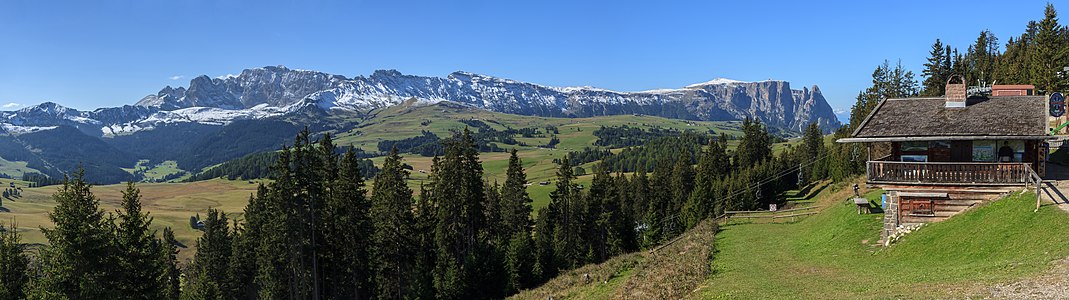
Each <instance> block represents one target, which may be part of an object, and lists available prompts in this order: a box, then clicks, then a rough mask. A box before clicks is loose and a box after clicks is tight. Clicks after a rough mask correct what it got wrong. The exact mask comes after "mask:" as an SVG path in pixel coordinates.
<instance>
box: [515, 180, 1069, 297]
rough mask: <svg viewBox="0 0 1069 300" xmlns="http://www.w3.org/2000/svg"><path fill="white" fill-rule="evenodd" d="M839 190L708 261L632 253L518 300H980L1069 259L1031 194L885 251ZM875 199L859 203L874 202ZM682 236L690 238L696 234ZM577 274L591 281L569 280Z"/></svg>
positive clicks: (1059, 230) (874, 225)
mask: <svg viewBox="0 0 1069 300" xmlns="http://www.w3.org/2000/svg"><path fill="white" fill-rule="evenodd" d="M845 186H846V185H845V184H840V185H836V186H831V187H828V188H826V189H823V190H821V191H820V192H819V194H818V195H817V196H816V197H815V198H814V199H813V200H814V202H815V204H816V205H818V206H820V207H822V208H821V211H820V213H818V214H816V215H814V216H811V217H809V218H806V219H802V220H800V221H798V222H796V223H787V224H767V223H764V224H762V223H733V224H726V225H722V226H721V227H720V231H719V233H718V234H717V235H716V239H715V240H716V241H715V249H716V251H715V254H713V257H712V259H711V260H708V259H706V260H704V261H700V262H698V261H695V260H694V259H693V258H692V259H691V260H690V261H689V263H683V264H679V263H677V264H665V265H654V264H648V263H643V262H644V261H646V260H647V259H648V257H649V256H648V253H634V254H629V255H624V256H620V257H616V258H613V259H611V260H609V261H608V262H605V263H603V264H600V265H590V266H585V267H583V268H581V269H579V270H576V271H574V272H568V273H567V274H565V275H562V276H561V277H560V278H555V279H553V280H551V281H550V282H549V283H547V284H546V285H544V286H542V287H539V288H537V289H535V290H532V291H527V292H525V293H523V294H520V295H519V297H518V298H521V299H527V298H530V299H534V298H539V299H545V298H546V296H549V295H554V296H555V298H559V297H565V298H579V299H586V298H590V299H596V298H634V297H649V295H644V294H639V295H642V296H639V295H636V294H631V293H634V290H636V289H638V288H636V287H634V286H629V285H625V284H622V283H624V282H633V281H636V280H641V282H643V284H642V285H648V286H660V287H663V288H664V289H666V290H677V291H678V290H681V289H682V288H686V289H685V290H686V293H684V294H685V296H679V295H678V294H672V296H671V297H670V298H704V299H795V298H800V299H814V298H824V299H827V298H834V299H858V298H880V299H884V298H962V297H974V298H975V297H984V296H986V295H988V294H987V293H989V287H990V286H993V285H995V284H998V283H1003V282H1008V281H1013V280H1016V279H1020V278H1025V277H1030V276H1035V275H1036V274H1038V273H1040V272H1043V271H1044V270H1047V269H1048V268H1050V266H1051V263H1052V261H1056V260H1060V259H1063V258H1066V257H1069V227H1067V226H1065V224H1069V214H1066V213H1065V212H1064V211H1062V210H1060V209H1058V208H1056V207H1054V206H1052V205H1049V206H1043V207H1042V208H1041V209H1040V210H1039V211H1038V212H1035V213H1033V212H1032V209H1034V207H1035V206H1034V203H1035V195H1034V194H1032V193H1025V194H1018V193H1015V194H1013V195H1011V196H1010V197H1007V198H1005V199H1002V200H999V201H996V202H992V203H990V204H986V205H984V206H981V207H977V208H975V209H973V210H970V211H968V212H966V213H964V214H962V215H959V216H957V217H954V218H952V219H950V220H947V221H945V222H940V223H934V224H929V225H926V226H924V227H922V228H921V229H919V230H918V231H915V232H914V233H911V234H909V235H907V236H906V237H904V238H903V239H901V240H900V241H898V242H897V243H896V244H894V245H892V246H891V247H886V248H885V247H880V246H878V245H876V244H877V243H878V242H877V241H878V240H879V238H880V236H879V230H880V225H881V218H882V214H866V215H858V214H856V212H855V209H854V207H853V204H852V203H850V202H847V201H846V200H847V199H849V198H850V196H851V191H850V189H849V188H844V187H845ZM880 193H881V191H870V192H868V193H867V194H866V197H868V198H870V199H873V200H876V201H878V199H879V195H880ZM699 232H700V231H699ZM685 235H687V236H686V237H684V239H683V240H690V239H693V236H695V235H696V233H695V232H688V233H686V234H685ZM708 240H709V241H711V240H712V239H711V238H709V239H708ZM708 246H712V245H708ZM673 251H674V250H673ZM676 254H678V256H680V257H683V256H687V255H690V253H689V252H687V251H681V252H678V253H676ZM699 264H708V265H711V270H710V272H708V273H705V275H704V276H701V277H700V279H697V281H695V282H680V280H682V279H680V278H667V279H665V278H652V277H642V278H635V274H643V273H648V272H655V271H653V270H652V269H650V268H657V269H665V268H670V267H672V268H676V269H686V268H691V267H693V266H696V265H697V266H700V265H699ZM697 270H698V271H700V269H697ZM656 272H664V271H656ZM585 273H589V274H591V275H590V276H593V277H594V278H595V279H596V280H591V281H585V280H577V279H575V278H578V277H576V276H582V274H585ZM577 274H578V275H577ZM690 278H694V277H693V276H692V277H690ZM681 287H682V288H681ZM677 296H679V297H677ZM654 298H657V297H654Z"/></svg>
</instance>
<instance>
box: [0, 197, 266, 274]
mask: <svg viewBox="0 0 1069 300" xmlns="http://www.w3.org/2000/svg"><path fill="white" fill-rule="evenodd" d="M9 182H10V181H9V180H0V185H3V186H7V185H8V183H9ZM17 184H19V185H20V186H23V187H24V189H23V196H22V197H21V198H17V199H15V200H14V201H11V200H7V199H5V200H4V208H6V209H8V210H10V211H9V212H0V223H4V224H7V223H10V222H11V221H12V220H14V221H16V222H17V223H18V227H19V231H20V232H21V233H22V234H23V242H24V243H30V244H33V243H45V242H47V240H46V239H45V238H44V235H43V234H42V233H41V231H40V228H41V227H45V228H48V227H52V222H51V220H49V219H48V213H49V212H51V211H52V209H53V207H55V201H53V200H52V197H51V196H52V194H53V193H55V192H56V189H57V186H48V187H41V188H25V183H21V182H17ZM138 187H139V188H141V196H142V200H141V204H142V205H143V206H144V209H145V210H146V211H148V212H149V213H150V216H152V217H153V218H154V220H153V222H152V225H153V229H157V230H162V229H163V227H168V226H169V227H171V228H173V229H174V231H175V237H176V238H177V239H178V240H179V241H180V242H182V243H183V244H185V245H187V246H190V247H191V248H190V249H189V250H184V251H182V253H180V258H182V259H188V258H190V257H192V254H193V251H192V247H193V246H194V240H196V238H197V237H198V236H200V232H199V231H195V230H193V229H192V228H190V227H189V217H190V216H193V215H195V214H198V213H200V214H201V215H203V214H204V212H206V211H207V210H208V208H209V207H212V208H217V209H221V210H223V211H225V212H227V213H228V214H230V215H231V218H235V217H240V213H241V212H242V211H243V210H244V209H245V204H246V203H247V202H248V200H249V195H251V194H252V193H254V192H255V191H256V185H255V184H249V183H248V182H246V181H226V180H208V181H200V182H195V183H183V184H169V183H142V184H138ZM125 188H126V186H125V185H124V184H115V185H105V186H95V187H93V193H94V194H95V195H96V196H97V198H98V199H100V204H101V208H102V209H104V211H106V212H114V211H115V210H117V209H118V208H119V204H120V203H121V201H122V193H121V191H123V190H125Z"/></svg>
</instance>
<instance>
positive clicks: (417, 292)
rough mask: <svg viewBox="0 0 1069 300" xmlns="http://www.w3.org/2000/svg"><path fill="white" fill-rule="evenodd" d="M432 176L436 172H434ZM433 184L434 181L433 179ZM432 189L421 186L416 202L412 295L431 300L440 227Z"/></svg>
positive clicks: (435, 162)
mask: <svg viewBox="0 0 1069 300" xmlns="http://www.w3.org/2000/svg"><path fill="white" fill-rule="evenodd" d="M437 161H438V158H437V157H435V158H434V159H432V160H431V162H432V165H437V164H438V163H437ZM431 173H432V174H431V176H433V174H434V173H437V172H434V171H433V170H432V172H431ZM432 182H433V179H432ZM431 190H432V188H431V187H430V186H428V185H426V184H420V187H419V200H417V202H416V209H415V211H414V217H415V229H414V232H415V233H414V234H415V236H414V238H415V245H416V246H415V250H416V251H415V254H414V255H415V267H414V271H413V272H412V273H413V275H414V276H415V278H414V279H413V281H412V282H413V285H412V290H413V292H412V294H413V297H414V298H419V299H430V298H434V297H435V291H434V267H435V260H436V259H437V255H438V253H437V251H436V250H437V249H436V244H435V243H434V231H435V228H437V227H438V226H437V225H438V215H437V214H438V208H437V205H436V204H435V202H434V197H433V196H431Z"/></svg>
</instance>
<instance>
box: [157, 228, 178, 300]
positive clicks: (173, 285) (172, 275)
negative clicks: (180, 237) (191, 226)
mask: <svg viewBox="0 0 1069 300" xmlns="http://www.w3.org/2000/svg"><path fill="white" fill-rule="evenodd" d="M177 245H178V241H177V240H175V238H174V230H171V227H164V228H163V247H161V251H162V252H161V253H160V257H161V258H160V259H161V260H163V262H164V263H163V264H164V267H165V268H166V272H165V273H164V277H163V278H162V279H161V280H162V281H163V282H164V285H165V287H164V288H165V289H164V295H163V298H162V299H166V300H175V299H178V297H179V296H180V292H181V277H182V273H181V271H180V270H179V269H178V246H177Z"/></svg>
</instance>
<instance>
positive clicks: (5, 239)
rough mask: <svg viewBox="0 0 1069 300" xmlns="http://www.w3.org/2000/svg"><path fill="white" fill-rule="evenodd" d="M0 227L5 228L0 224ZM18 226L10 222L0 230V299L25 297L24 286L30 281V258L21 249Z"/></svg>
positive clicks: (12, 299) (13, 299)
mask: <svg viewBox="0 0 1069 300" xmlns="http://www.w3.org/2000/svg"><path fill="white" fill-rule="evenodd" d="M0 229H5V228H4V227H3V226H0ZM21 238H22V237H21V235H20V234H19V232H18V226H17V225H15V224H14V222H12V224H11V226H10V227H9V228H6V231H0V299H2V300H8V299H11V300H15V299H25V298H26V294H25V293H24V288H25V287H26V284H27V283H29V281H30V273H29V268H30V258H29V257H28V256H26V253H25V251H23V249H22V244H20V242H21Z"/></svg>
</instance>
